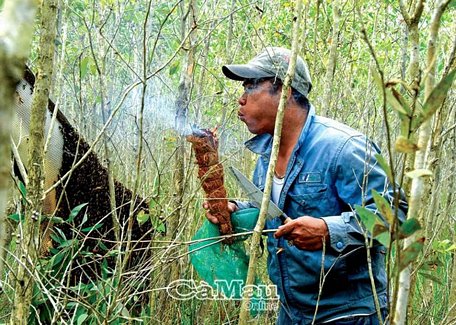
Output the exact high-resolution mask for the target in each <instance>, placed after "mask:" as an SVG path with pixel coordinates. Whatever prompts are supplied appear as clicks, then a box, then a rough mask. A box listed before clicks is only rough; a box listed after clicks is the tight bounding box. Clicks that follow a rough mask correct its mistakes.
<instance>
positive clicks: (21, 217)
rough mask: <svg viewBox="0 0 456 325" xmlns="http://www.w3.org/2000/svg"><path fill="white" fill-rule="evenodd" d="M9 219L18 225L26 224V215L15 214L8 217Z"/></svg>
mask: <svg viewBox="0 0 456 325" xmlns="http://www.w3.org/2000/svg"><path fill="white" fill-rule="evenodd" d="M8 218H9V219H11V220H14V221H16V222H17V223H19V222H21V223H22V222H24V215H22V214H20V213H13V214H10V215H9V216H8Z"/></svg>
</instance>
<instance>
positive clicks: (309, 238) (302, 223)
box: [274, 216, 329, 251]
mask: <svg viewBox="0 0 456 325" xmlns="http://www.w3.org/2000/svg"><path fill="white" fill-rule="evenodd" d="M282 236H283V237H284V238H285V239H287V240H288V241H291V242H292V244H293V245H294V246H296V247H297V248H299V249H305V250H309V251H315V250H319V249H322V248H323V241H326V242H328V240H329V233H328V227H327V226H326V222H324V221H323V219H319V218H313V217H308V216H303V217H299V218H296V219H294V220H291V221H289V222H287V223H286V224H285V225H282V226H280V227H279V229H278V230H277V232H276V233H275V234H274V237H275V238H279V237H282Z"/></svg>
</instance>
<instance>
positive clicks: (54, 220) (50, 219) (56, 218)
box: [48, 216, 63, 224]
mask: <svg viewBox="0 0 456 325" xmlns="http://www.w3.org/2000/svg"><path fill="white" fill-rule="evenodd" d="M48 220H49V221H50V222H52V223H55V224H61V223H63V219H62V218H60V217H55V216H54V217H49V218H48Z"/></svg>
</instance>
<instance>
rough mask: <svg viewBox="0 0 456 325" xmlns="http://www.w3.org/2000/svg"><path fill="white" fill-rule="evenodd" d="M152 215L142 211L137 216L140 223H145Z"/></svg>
mask: <svg viewBox="0 0 456 325" xmlns="http://www.w3.org/2000/svg"><path fill="white" fill-rule="evenodd" d="M149 218H150V216H149V215H148V214H146V213H145V212H144V211H140V212H139V213H138V215H137V216H136V220H138V223H139V225H142V224H145V223H146V222H147V221H148V220H149Z"/></svg>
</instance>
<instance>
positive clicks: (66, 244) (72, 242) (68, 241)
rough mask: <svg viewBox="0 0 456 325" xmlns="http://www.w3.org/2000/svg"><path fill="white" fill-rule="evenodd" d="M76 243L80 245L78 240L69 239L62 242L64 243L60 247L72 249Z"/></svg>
mask: <svg viewBox="0 0 456 325" xmlns="http://www.w3.org/2000/svg"><path fill="white" fill-rule="evenodd" d="M75 243H76V244H77V243H78V240H77V239H68V240H65V241H64V242H62V243H61V244H60V245H59V248H65V247H71V246H73V245H74V244H75Z"/></svg>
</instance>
